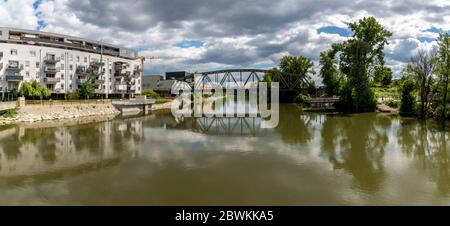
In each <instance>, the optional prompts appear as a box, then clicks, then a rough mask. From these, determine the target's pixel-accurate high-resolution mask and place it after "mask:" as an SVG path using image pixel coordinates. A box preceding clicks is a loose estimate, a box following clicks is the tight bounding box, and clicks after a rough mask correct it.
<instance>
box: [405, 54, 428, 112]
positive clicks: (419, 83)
mask: <svg viewBox="0 0 450 226" xmlns="http://www.w3.org/2000/svg"><path fill="white" fill-rule="evenodd" d="M434 58H435V57H434V54H433V53H431V52H429V51H426V50H423V49H421V50H419V51H418V52H417V53H416V54H415V55H414V56H413V57H412V58H411V61H410V62H409V63H408V65H407V66H406V69H405V72H406V73H407V74H408V75H409V76H411V77H412V78H413V79H414V81H415V82H416V87H417V89H418V91H419V97H420V104H419V112H418V113H419V116H420V117H421V118H426V117H427V116H428V109H429V107H430V106H429V105H430V100H429V96H430V92H431V87H432V85H433V82H434V79H433V70H434V67H435V63H436V61H435V59H434Z"/></svg>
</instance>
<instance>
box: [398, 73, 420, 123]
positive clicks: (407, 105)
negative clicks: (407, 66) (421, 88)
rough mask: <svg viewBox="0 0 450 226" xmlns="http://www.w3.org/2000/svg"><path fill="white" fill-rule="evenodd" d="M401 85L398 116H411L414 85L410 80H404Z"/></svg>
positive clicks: (413, 109) (413, 105)
mask: <svg viewBox="0 0 450 226" xmlns="http://www.w3.org/2000/svg"><path fill="white" fill-rule="evenodd" d="M403 80H404V81H403V82H402V84H401V94H402V103H401V106H400V114H401V115H405V116H412V115H414V112H415V103H416V101H415V98H414V95H413V92H414V89H415V84H414V81H413V80H412V79H411V78H410V77H407V78H404V79H403Z"/></svg>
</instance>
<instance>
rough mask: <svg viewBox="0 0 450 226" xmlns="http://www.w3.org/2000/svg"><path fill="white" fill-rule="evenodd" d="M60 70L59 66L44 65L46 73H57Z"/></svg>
mask: <svg viewBox="0 0 450 226" xmlns="http://www.w3.org/2000/svg"><path fill="white" fill-rule="evenodd" d="M59 70H60V68H59V67H44V72H45V73H56V72H58V71H59Z"/></svg>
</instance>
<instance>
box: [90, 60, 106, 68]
mask: <svg viewBox="0 0 450 226" xmlns="http://www.w3.org/2000/svg"><path fill="white" fill-rule="evenodd" d="M90 65H91V67H103V66H105V63H103V62H98V61H93V62H91V63H90Z"/></svg>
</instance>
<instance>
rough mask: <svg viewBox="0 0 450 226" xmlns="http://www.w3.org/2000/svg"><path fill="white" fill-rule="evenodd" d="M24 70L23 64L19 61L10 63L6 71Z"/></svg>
mask: <svg viewBox="0 0 450 226" xmlns="http://www.w3.org/2000/svg"><path fill="white" fill-rule="evenodd" d="M22 69H23V64H19V62H18V61H9V63H8V65H7V66H6V70H8V71H17V72H18V71H21V70H22Z"/></svg>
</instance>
